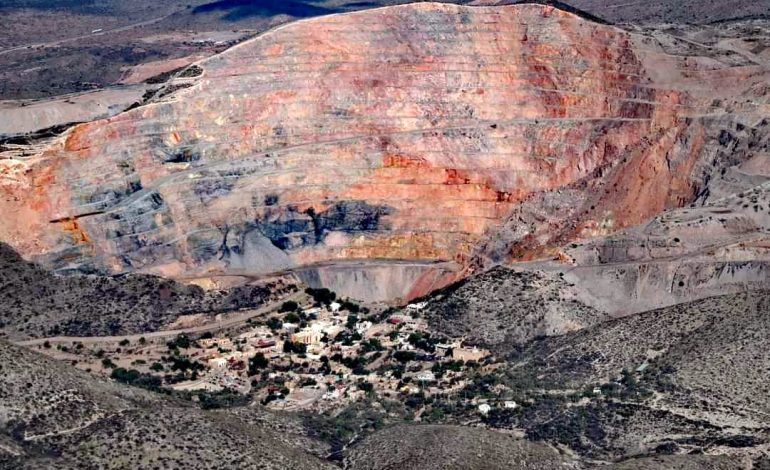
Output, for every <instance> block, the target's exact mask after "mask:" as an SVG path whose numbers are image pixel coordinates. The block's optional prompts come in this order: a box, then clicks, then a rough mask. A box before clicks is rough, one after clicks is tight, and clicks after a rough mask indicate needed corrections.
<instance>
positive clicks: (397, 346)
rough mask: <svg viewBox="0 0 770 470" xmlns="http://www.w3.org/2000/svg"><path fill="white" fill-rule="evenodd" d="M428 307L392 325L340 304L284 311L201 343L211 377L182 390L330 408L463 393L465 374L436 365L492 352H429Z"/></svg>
mask: <svg viewBox="0 0 770 470" xmlns="http://www.w3.org/2000/svg"><path fill="white" fill-rule="evenodd" d="M422 308H424V304H410V305H409V306H407V307H406V308H405V309H404V310H403V311H402V313H400V314H395V315H390V316H389V317H388V318H387V319H385V320H384V321H377V320H374V318H375V317H371V318H369V319H364V318H359V315H358V314H354V313H351V312H349V311H345V310H343V308H342V305H341V304H340V303H338V302H331V303H329V304H328V305H323V306H317V305H316V306H308V307H307V308H303V309H300V310H298V311H297V312H292V319H293V320H294V319H296V318H300V319H301V320H300V321H288V320H287V318H288V317H287V315H285V314H284V315H283V317H282V318H283V320H282V321H276V320H279V319H281V316H282V314H276V315H275V316H274V319H275V320H273V321H272V322H270V321H269V322H265V324H258V325H252V326H250V327H249V328H248V329H247V330H246V331H241V332H239V333H237V334H233V335H232V336H219V337H210V338H203V339H199V340H198V341H197V344H196V346H195V347H196V348H197V349H196V350H195V351H190V354H191V355H193V356H195V359H196V360H198V361H200V362H202V363H204V364H205V365H206V366H207V370H206V372H205V373H204V374H202V376H201V377H199V378H198V379H197V380H196V381H195V382H192V381H191V382H189V383H181V384H176V385H175V386H176V387H178V388H186V389H191V388H195V387H199V388H206V389H211V387H219V388H228V389H232V390H237V391H239V392H242V393H248V392H252V393H253V394H254V396H255V398H257V399H261V400H262V401H263V402H265V403H267V404H268V406H271V407H276V408H285V409H327V408H332V407H335V406H338V405H339V404H340V403H341V402H345V401H352V400H356V399H358V398H360V397H361V396H363V395H365V394H367V393H377V394H383V395H385V396H394V395H397V394H407V395H409V394H416V393H425V394H427V395H431V394H435V395H440V394H446V393H452V392H453V391H458V390H460V389H462V387H464V386H465V385H466V381H465V379H464V377H463V372H462V371H459V370H451V371H442V372H441V373H440V374H437V373H436V372H435V371H434V370H436V367H438V366H436V364H441V363H444V362H447V361H451V362H455V363H459V362H460V361H462V362H471V361H472V362H476V363H478V362H480V361H482V360H483V359H484V358H485V357H486V356H488V355H489V352H488V351H486V350H483V349H479V348H473V347H464V346H463V344H462V341H461V340H446V339H444V340H443V341H441V342H439V341H435V342H433V343H431V344H430V346H431V347H430V348H429V349H430V350H425V349H421V348H420V347H418V346H419V344H418V345H415V341H414V338H415V337H422V336H421V335H423V334H425V333H426V332H427V331H428V328H427V324H426V322H425V320H422V319H420V318H415V317H419V315H412V314H411V313H413V312H414V311H417V310H420V309H422ZM427 336H428V337H430V335H429V334H428V335H427ZM287 343H288V344H287ZM423 347H424V346H423ZM399 351H401V353H398V352H399ZM399 354H400V356H399ZM257 355H261V357H260V359H261V361H262V362H263V363H264V364H265V365H260V366H258V367H259V369H258V370H255V369H256V368H257V367H250V361H252V359H253V358H255V357H256V356H257ZM396 357H398V358H399V359H396Z"/></svg>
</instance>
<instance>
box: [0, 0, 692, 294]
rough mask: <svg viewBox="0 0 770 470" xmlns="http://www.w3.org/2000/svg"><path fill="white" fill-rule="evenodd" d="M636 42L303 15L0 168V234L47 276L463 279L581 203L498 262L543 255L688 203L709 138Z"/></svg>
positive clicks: (511, 19)
mask: <svg viewBox="0 0 770 470" xmlns="http://www.w3.org/2000/svg"><path fill="white" fill-rule="evenodd" d="M639 48H640V46H639V44H638V43H637V41H635V40H634V38H633V37H631V36H629V34H628V33H626V32H624V31H622V30H619V29H616V28H613V27H609V26H602V25H596V24H592V23H590V22H588V21H585V20H583V19H581V18H578V17H576V16H573V15H571V14H567V13H564V12H561V11H559V10H556V9H554V8H552V7H547V6H539V5H522V6H509V7H476V8H468V7H458V6H453V5H439V4H414V5H408V6H402V7H392V8H384V9H378V10H370V11H365V12H359V13H353V14H347V15H332V16H328V17H322V18H317V19H312V20H308V21H300V22H296V23H293V24H290V25H288V26H284V27H281V28H278V29H276V30H274V31H272V32H269V33H267V34H264V35H262V36H261V37H258V38H255V39H253V40H250V41H248V42H245V43H242V44H240V45H238V46H236V47H234V48H232V49H230V50H229V51H227V52H225V53H223V54H221V55H219V56H216V57H213V58H211V59H209V60H206V61H204V62H202V63H200V67H201V68H202V69H203V74H202V75H201V76H200V77H198V78H195V79H192V80H190V81H191V82H192V83H193V85H192V86H191V87H189V88H186V89H182V90H179V91H176V92H174V93H173V94H171V95H169V96H168V97H166V98H165V99H164V100H163V101H161V102H158V103H154V104H149V105H146V106H142V107H140V108H137V109H134V110H131V111H128V112H125V113H123V114H120V115H118V116H116V117H114V118H111V119H107V120H102V121H97V122H93V123H89V124H84V125H80V126H77V127H75V128H74V129H73V130H72V131H71V132H69V133H68V134H67V135H66V136H65V137H64V138H63V139H62V140H61V141H59V142H58V143H56V144H55V145H53V146H51V147H50V148H48V149H46V150H45V151H43V152H42V153H41V154H40V155H38V156H37V157H34V158H33V159H31V160H27V161H23V162H19V161H15V162H13V163H10V162H3V163H2V164H0V165H2V166H0V172H2V173H1V174H2V176H3V179H2V180H0V181H2V191H3V194H4V198H3V201H2V202H1V203H0V210H1V211H2V213H3V214H12V215H11V219H10V221H9V220H8V219H6V222H5V223H3V224H2V227H1V228H0V236H2V238H3V239H4V240H7V241H9V242H10V243H11V244H12V245H13V246H15V247H16V248H17V249H19V250H20V251H21V252H22V253H23V254H25V255H27V256H32V257H34V258H36V259H38V260H40V261H43V262H45V263H48V264H49V265H50V266H53V267H57V268H77V269H86V270H90V269H94V270H98V271H106V272H124V271H131V270H139V271H148V272H157V273H161V274H168V275H173V276H185V275H204V274H217V273H221V274H242V273H250V274H260V273H267V272H272V271H276V270H279V269H283V268H287V267H292V266H298V265H307V264H311V263H317V262H324V261H330V260H331V261H333V260H341V259H346V260H349V259H373V258H377V259H391V260H396V259H410V260H425V261H435V260H442V261H455V262H458V263H459V264H460V265H461V266H465V265H467V264H468V263H469V260H470V258H471V257H472V256H475V255H478V253H479V247H480V246H484V243H485V241H487V242H488V240H489V238H490V237H494V236H495V234H499V233H500V230H501V229H502V228H503V227H505V225H504V223H508V224H510V223H511V222H510V217H511V215H512V214H515V213H516V210H517V208H519V207H521V206H522V204H527V203H528V201H530V202H531V201H533V200H535V199H536V198H537V197H540V195H543V194H551V193H553V192H554V191H561V190H564V191H567V192H569V193H570V194H572V195H573V196H574V201H575V207H574V210H572V211H569V210H568V211H567V213H565V216H564V217H561V218H559V216H558V215H557V216H556V219H554V218H553V217H551V216H550V215H549V220H545V218H544V220H543V222H542V223H541V224H540V225H538V227H537V228H538V230H541V232H533V233H531V234H529V238H527V235H526V234H525V235H523V236H522V237H519V238H518V239H517V241H516V242H515V243H513V244H512V245H513V246H512V247H509V248H510V250H509V251H508V252H507V254H506V255H505V257H507V258H508V259H514V258H517V257H527V256H532V255H533V254H541V253H543V252H544V251H543V247H546V248H547V247H548V246H551V245H552V243H553V242H554V240H556V239H559V240H562V239H569V238H571V237H580V236H585V235H587V234H588V235H590V234H593V233H595V232H600V231H603V230H604V231H606V230H614V229H618V228H621V227H623V226H627V225H630V224H635V223H638V222H640V221H642V220H644V219H646V218H649V217H650V216H652V215H654V214H655V213H657V212H659V211H660V210H661V209H663V208H665V207H670V206H676V205H681V204H683V203H685V202H688V201H690V200H691V199H692V198H693V197H694V195H695V188H694V187H693V182H692V179H691V175H692V173H693V168H694V166H695V164H696V162H697V161H698V158H699V156H700V155H701V150H702V146H703V142H704V137H703V136H704V129H703V126H702V124H701V123H700V121H699V120H697V119H690V117H692V116H695V115H700V114H703V113H704V112H706V111H705V108H700V107H699V105H698V102H697V101H696V100H695V99H694V98H692V97H691V96H690V95H689V94H687V93H686V92H684V91H682V87H679V86H674V84H673V81H672V80H665V79H663V78H661V77H660V76H656V75H655V74H652V73H650V69H649V67H650V65H651V64H655V63H657V62H655V61H657V60H659V59H658V58H657V57H658V56H662V55H663V54H661V53H657V52H655V51H653V50H649V51H646V52H644V53H643V54H642V53H640V52H639ZM672 60H674V59H672ZM676 78H677V79H679V78H680V77H679V76H677V77H676ZM607 188H612V191H608V190H607ZM571 197H572V196H571ZM608 220H609V221H610V222H608ZM565 221H570V224H566V223H565ZM608 224H609V225H608ZM549 227H550V228H549ZM551 229H554V230H551ZM556 229H558V230H556ZM527 230H530V229H529V228H527ZM557 232H558V233H557ZM544 233H545V234H546V235H544ZM556 235H558V237H557V236H556ZM434 277H435V276H433V277H431V279H433V278H434ZM422 282H423V283H425V284H430V285H431V286H435V282H433V281H431V282H430V283H427V282H424V281H422ZM419 290H420V289H419V288H418V289H417V291H419ZM414 293H415V292H413V293H412V294H414Z"/></svg>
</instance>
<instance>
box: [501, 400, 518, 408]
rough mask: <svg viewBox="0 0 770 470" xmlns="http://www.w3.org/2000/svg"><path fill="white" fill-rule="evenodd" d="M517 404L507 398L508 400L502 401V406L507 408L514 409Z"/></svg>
mask: <svg viewBox="0 0 770 470" xmlns="http://www.w3.org/2000/svg"><path fill="white" fill-rule="evenodd" d="M518 406H519V405H517V404H516V402H515V401H513V400H509V401H506V402H504V403H503V407H504V408H505V409H507V410H515V409H516V407H518Z"/></svg>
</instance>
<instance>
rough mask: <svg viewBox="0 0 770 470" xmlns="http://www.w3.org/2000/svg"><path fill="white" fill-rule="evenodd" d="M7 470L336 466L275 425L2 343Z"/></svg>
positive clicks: (0, 390) (1, 412)
mask: <svg viewBox="0 0 770 470" xmlns="http://www.w3.org/2000/svg"><path fill="white" fill-rule="evenodd" d="M0 367H2V374H0V430H1V432H0V435H2V438H1V440H0V443H2V446H0V467H2V468H51V467H55V468H153V467H161V468H169V467H175V468H180V467H184V468H212V467H214V466H228V467H233V468H236V467H237V468H276V469H278V468H291V467H293V468H334V467H331V466H329V465H327V464H325V463H323V462H322V461H321V460H319V459H318V458H316V457H314V456H312V455H310V454H308V453H306V452H305V451H303V450H301V449H300V448H298V447H296V446H294V445H291V444H288V443H285V441H286V436H281V435H279V434H277V433H275V432H274V431H271V430H270V429H269V427H267V426H260V425H254V424H247V422H245V421H244V422H242V421H240V420H239V419H238V418H236V416H235V415H230V414H226V415H224V414H220V413H217V412H205V411H201V410H200V409H199V408H197V407H196V406H194V405H191V404H189V403H184V402H178V401H176V400H172V399H168V398H167V397H164V396H162V395H157V394H153V393H151V392H147V391H144V390H141V389H138V388H132V387H128V386H124V385H120V384H117V383H112V382H107V381H105V380H103V379H99V378H97V377H95V376H91V375H89V374H86V373H83V372H81V371H78V370H75V369H74V368H72V367H69V366H67V365H64V364H61V363H57V362H55V361H52V360H49V359H47V358H45V357H43V356H40V355H39V354H36V353H33V352H30V351H27V350H25V349H22V348H19V347H16V346H11V345H9V344H8V343H5V342H0Z"/></svg>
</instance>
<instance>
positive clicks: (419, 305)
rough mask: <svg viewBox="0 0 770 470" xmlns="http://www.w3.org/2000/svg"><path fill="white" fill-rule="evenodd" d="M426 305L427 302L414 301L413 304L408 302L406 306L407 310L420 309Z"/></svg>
mask: <svg viewBox="0 0 770 470" xmlns="http://www.w3.org/2000/svg"><path fill="white" fill-rule="evenodd" d="M426 305H428V302H416V303H413V304H409V305H407V306H406V309H407V310H422V309H424V308H425V306H426Z"/></svg>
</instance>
